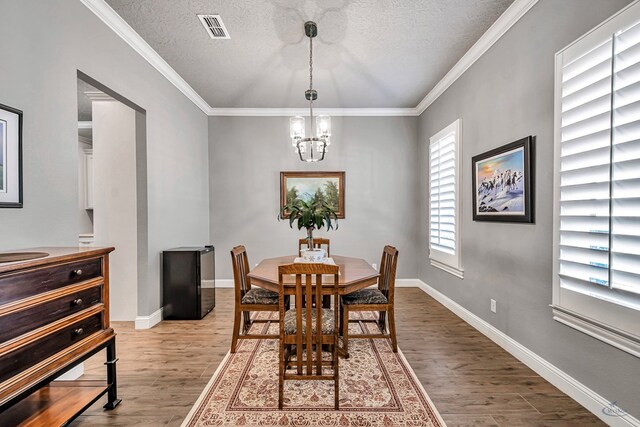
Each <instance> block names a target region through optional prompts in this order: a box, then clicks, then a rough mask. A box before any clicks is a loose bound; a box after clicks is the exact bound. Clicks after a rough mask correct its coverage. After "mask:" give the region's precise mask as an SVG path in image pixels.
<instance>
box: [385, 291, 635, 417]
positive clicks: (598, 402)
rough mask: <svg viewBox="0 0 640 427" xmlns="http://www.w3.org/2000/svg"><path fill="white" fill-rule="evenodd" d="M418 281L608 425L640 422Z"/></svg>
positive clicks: (444, 303)
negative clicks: (619, 412)
mask: <svg viewBox="0 0 640 427" xmlns="http://www.w3.org/2000/svg"><path fill="white" fill-rule="evenodd" d="M415 281H416V282H418V287H419V288H420V289H422V290H423V291H424V292H425V293H427V294H428V295H430V296H432V297H433V298H434V299H435V300H436V301H438V302H439V303H440V304H442V305H444V306H445V307H446V308H448V309H449V310H451V311H452V312H453V313H454V314H456V315H457V316H458V317H460V318H461V319H462V320H464V321H465V322H467V323H468V324H469V325H471V326H473V327H474V328H475V329H477V330H478V331H479V332H481V333H482V334H483V335H486V336H487V337H488V338H489V339H491V340H492V341H493V342H495V343H496V344H498V345H499V346H500V347H502V348H503V349H504V350H506V351H507V352H509V353H510V354H511V355H513V356H514V357H515V358H516V359H518V360H520V361H521V362H522V363H524V364H525V365H527V366H528V367H529V368H531V369H533V370H534V371H535V372H536V373H537V374H538V375H540V376H541V377H542V378H544V379H545V380H547V381H549V382H550V383H551V384H553V385H554V386H556V387H558V388H559V389H560V390H561V391H562V392H564V393H565V394H567V395H568V396H569V397H571V398H572V399H574V400H575V401H576V402H578V403H580V404H581V405H582V406H584V407H585V408H586V409H587V410H589V411H590V412H591V413H593V414H594V415H595V416H597V417H598V418H600V419H601V420H602V421H604V422H605V423H607V424H608V425H610V426H614V427H630V426H635V427H638V426H640V420H638V419H637V418H635V417H633V416H631V415H629V414H624V415H619V416H613V415H607V414H606V413H605V412H604V410H606V409H609V410H614V411H615V410H619V408H617V407H615V406H614V407H613V408H612V403H611V402H609V401H608V400H607V399H605V398H604V397H602V396H600V395H599V394H598V393H596V392H595V391H593V390H591V389H590V388H588V387H587V386H585V385H584V384H582V383H581V382H579V381H578V380H576V379H575V378H573V377H572V376H570V375H569V374H567V373H566V372H564V371H562V370H561V369H560V368H558V367H557V366H555V365H553V364H552V363H550V362H549V361H547V360H546V359H543V358H542V357H540V356H538V355H537V354H536V353H534V352H533V351H531V350H529V349H528V348H527V347H525V346H523V345H522V344H520V343H519V342H517V341H516V340H514V339H513V338H511V337H510V336H508V335H507V334H505V333H504V332H502V331H500V330H499V329H497V328H495V327H494V326H492V325H491V324H489V323H487V322H486V321H484V320H482V319H481V318H480V317H478V316H476V315H475V314H473V313H471V312H470V311H469V310H467V309H466V308H464V307H462V306H461V305H460V304H458V303H457V302H455V301H453V300H452V299H450V298H449V297H447V296H446V295H444V294H442V293H441V292H439V291H437V290H436V289H434V288H432V287H431V286H429V285H427V284H426V283H424V282H423V281H422V280H419V279H415ZM407 283H409V281H407ZM396 285H397V286H398V287H400V286H410V285H408V284H406V285H400V284H399V283H397V281H396Z"/></svg>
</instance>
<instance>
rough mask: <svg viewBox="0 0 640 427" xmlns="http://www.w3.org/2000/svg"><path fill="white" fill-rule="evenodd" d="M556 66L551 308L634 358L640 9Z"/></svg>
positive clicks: (637, 337)
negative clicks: (601, 333) (619, 339)
mask: <svg viewBox="0 0 640 427" xmlns="http://www.w3.org/2000/svg"><path fill="white" fill-rule="evenodd" d="M634 15H635V16H634ZM556 64H557V65H556V79H557V80H556V87H557V89H556V114H558V117H559V120H558V121H557V123H558V124H559V128H558V129H557V130H556V140H557V141H558V140H559V142H560V144H559V147H558V148H557V160H556V166H557V167H558V168H559V170H556V182H558V183H559V191H558V192H557V193H556V194H557V199H559V200H557V209H558V210H559V219H558V221H559V222H557V223H556V225H557V227H558V239H557V243H558V247H557V250H556V253H557V255H558V261H557V266H556V274H557V278H556V282H557V285H558V286H559V288H558V289H554V306H555V307H556V308H558V309H560V310H563V313H564V314H563V316H564V317H562V316H560V317H562V318H563V319H564V320H565V323H568V324H569V323H571V322H570V321H567V318H566V315H567V313H571V314H578V315H580V316H581V317H582V318H583V320H584V319H587V321H589V322H592V323H593V324H596V325H600V326H601V327H603V328H605V329H606V330H607V331H609V333H611V331H613V332H615V333H618V332H619V333H620V334H621V335H624V339H625V340H626V341H628V342H627V343H626V344H625V345H627V347H629V346H630V347H634V345H636V344H637V345H638V347H637V349H636V350H634V351H640V330H639V329H640V328H638V326H637V325H638V322H639V321H640V311H639V310H640V8H639V7H635V8H629V9H628V10H626V12H625V13H623V14H621V15H617V16H615V17H614V18H611V19H610V20H609V21H607V22H605V23H604V24H603V25H602V26H601V27H599V28H597V29H596V30H594V31H592V32H590V33H588V34H587V35H586V36H585V37H583V38H582V39H580V40H578V41H577V42H576V43H574V44H573V45H571V46H569V47H568V48H567V49H565V50H564V51H561V52H559V54H558V57H557V61H556ZM558 110H560V111H558ZM558 320H561V319H560V318H558ZM561 321H563V320H561ZM572 326H574V325H572ZM583 326H584V325H583ZM583 332H584V330H583ZM591 332H592V333H591V334H592V335H594V336H596V335H597V334H596V333H594V332H593V330H592V331H591ZM587 333H588V332H587ZM614 341H615V340H614ZM634 341H636V342H635V343H634ZM614 345H615V344H614ZM634 351H631V352H634Z"/></svg>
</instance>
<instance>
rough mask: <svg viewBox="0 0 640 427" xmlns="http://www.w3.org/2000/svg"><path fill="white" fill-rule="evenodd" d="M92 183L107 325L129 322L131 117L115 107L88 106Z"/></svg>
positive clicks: (133, 234) (134, 253)
mask: <svg viewBox="0 0 640 427" xmlns="http://www.w3.org/2000/svg"><path fill="white" fill-rule="evenodd" d="M92 117H93V179H94V186H93V187H94V195H93V200H94V212H95V213H94V234H95V245H96V246H114V247H115V248H116V250H115V251H114V252H112V253H111V256H110V260H109V274H110V284H111V286H110V296H109V302H110V304H111V307H110V313H109V314H110V315H111V320H130V321H132V320H135V318H136V314H137V301H138V263H137V260H138V244H137V243H138V236H137V233H138V226H137V199H136V197H137V191H136V112H135V111H134V110H132V109H131V108H129V107H127V106H126V105H124V104H122V103H121V102H118V101H115V100H113V101H94V102H93V104H92Z"/></svg>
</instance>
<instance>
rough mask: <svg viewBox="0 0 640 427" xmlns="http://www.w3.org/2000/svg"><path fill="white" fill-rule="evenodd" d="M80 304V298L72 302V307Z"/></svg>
mask: <svg viewBox="0 0 640 427" xmlns="http://www.w3.org/2000/svg"><path fill="white" fill-rule="evenodd" d="M80 304H82V298H78V299H74V300H73V305H74V306H75V305H80Z"/></svg>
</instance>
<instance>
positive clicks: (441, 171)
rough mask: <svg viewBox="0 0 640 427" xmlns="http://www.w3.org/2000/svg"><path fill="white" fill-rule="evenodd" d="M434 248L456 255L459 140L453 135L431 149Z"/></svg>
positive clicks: (432, 245) (431, 228)
mask: <svg viewBox="0 0 640 427" xmlns="http://www.w3.org/2000/svg"><path fill="white" fill-rule="evenodd" d="M429 163H430V164H429V166H430V168H429V171H430V191H431V198H430V209H431V216H430V222H431V223H430V242H431V248H432V249H436V250H438V251H441V252H444V253H447V254H451V255H454V254H455V252H456V209H455V208H456V197H457V195H456V138H455V134H454V133H453V132H451V133H448V134H446V135H445V136H444V137H442V138H441V139H438V140H436V141H433V142H432V143H431V147H430V162H429Z"/></svg>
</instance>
